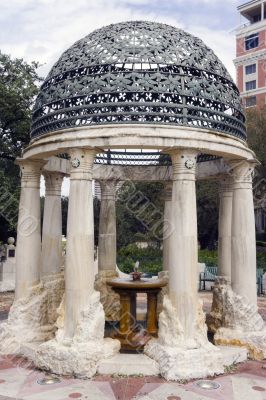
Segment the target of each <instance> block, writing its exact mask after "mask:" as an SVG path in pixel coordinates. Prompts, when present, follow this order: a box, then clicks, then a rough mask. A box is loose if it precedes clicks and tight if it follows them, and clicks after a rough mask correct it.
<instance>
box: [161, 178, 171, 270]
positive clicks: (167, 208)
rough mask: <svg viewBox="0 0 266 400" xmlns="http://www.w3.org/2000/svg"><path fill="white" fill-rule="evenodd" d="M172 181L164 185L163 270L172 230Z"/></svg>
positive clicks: (165, 267) (165, 264) (166, 262)
mask: <svg viewBox="0 0 266 400" xmlns="http://www.w3.org/2000/svg"><path fill="white" fill-rule="evenodd" d="M172 186H173V184H172V182H167V183H166V184H165V186H164V195H163V200H164V230H163V271H168V268H169V253H170V240H171V235H172V230H173V223H172Z"/></svg>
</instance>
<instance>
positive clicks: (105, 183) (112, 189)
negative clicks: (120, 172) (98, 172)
mask: <svg viewBox="0 0 266 400" xmlns="http://www.w3.org/2000/svg"><path fill="white" fill-rule="evenodd" d="M116 182H117V181H116V180H113V179H112V180H101V181H99V183H100V186H101V200H103V199H104V200H115V195H116Z"/></svg>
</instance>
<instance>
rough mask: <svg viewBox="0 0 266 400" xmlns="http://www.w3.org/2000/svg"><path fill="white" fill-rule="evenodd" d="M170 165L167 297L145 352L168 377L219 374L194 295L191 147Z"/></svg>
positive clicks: (195, 261) (194, 153) (216, 353)
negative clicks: (171, 172) (170, 213)
mask: <svg viewBox="0 0 266 400" xmlns="http://www.w3.org/2000/svg"><path fill="white" fill-rule="evenodd" d="M171 157H172V165H173V190H172V223H173V228H174V229H173V233H172V235H171V239H170V252H169V272H168V273H169V283H168V290H169V292H168V295H165V296H164V299H163V309H162V312H161V313H160V316H159V338H158V340H156V339H151V340H150V341H149V342H148V343H147V345H146V346H145V353H146V354H147V355H148V356H149V357H151V358H153V359H155V360H156V361H157V362H158V363H159V368H160V373H161V374H162V376H163V377H164V378H166V379H168V380H180V379H183V378H184V376H186V377H188V376H189V378H199V377H203V376H207V375H213V374H214V373H222V372H223V371H224V365H225V364H226V363H225V362H224V360H222V356H221V354H220V350H218V349H217V348H215V347H214V346H213V345H212V344H211V343H210V342H208V338H207V327H206V325H205V315H204V313H203V310H202V303H201V302H200V300H199V298H198V240H197V208H196V188H195V172H196V162H197V151H196V150H190V149H189V150H178V151H172V152H171Z"/></svg>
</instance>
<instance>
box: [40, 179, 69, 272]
mask: <svg viewBox="0 0 266 400" xmlns="http://www.w3.org/2000/svg"><path fill="white" fill-rule="evenodd" d="M43 176H44V179H45V203H44V213H43V228H42V254H41V277H43V276H49V275H53V274H58V273H59V272H60V269H61V266H62V208H61V188H62V182H63V177H64V176H63V175H62V174H60V173H56V172H45V173H43Z"/></svg>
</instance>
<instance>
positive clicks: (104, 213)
mask: <svg viewBox="0 0 266 400" xmlns="http://www.w3.org/2000/svg"><path fill="white" fill-rule="evenodd" d="M100 185H101V209H100V221H99V244H98V274H97V275H96V279H95V289H96V290H97V291H99V292H100V295H101V303H102V305H103V308H104V312H105V319H106V321H118V320H119V318H120V298H119V295H118V294H117V293H115V291H114V290H113V289H112V288H111V287H110V286H109V285H107V281H108V280H110V279H114V278H117V277H118V276H119V275H118V272H117V271H116V209H115V195H116V181H115V180H106V181H100Z"/></svg>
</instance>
